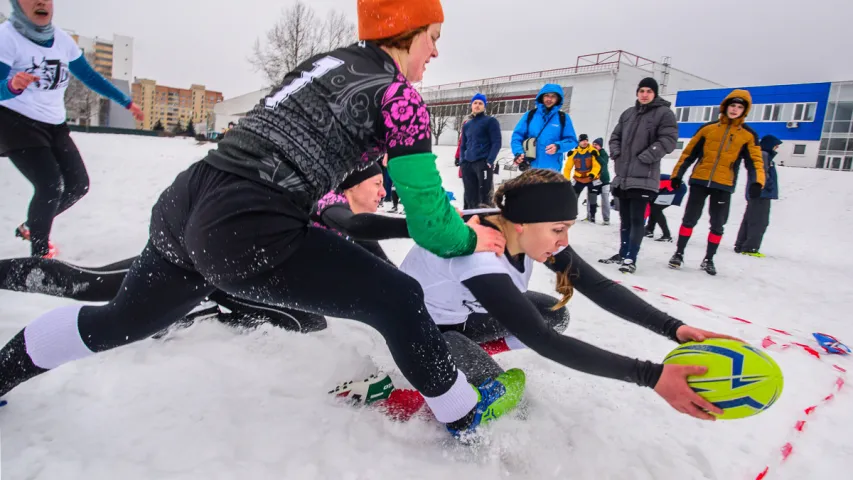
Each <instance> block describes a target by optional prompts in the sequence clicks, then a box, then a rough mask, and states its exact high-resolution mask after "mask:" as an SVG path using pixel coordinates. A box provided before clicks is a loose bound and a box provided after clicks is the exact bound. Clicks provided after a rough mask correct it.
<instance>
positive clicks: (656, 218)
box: [646, 203, 672, 237]
mask: <svg viewBox="0 0 853 480" xmlns="http://www.w3.org/2000/svg"><path fill="white" fill-rule="evenodd" d="M667 207H669V205H658V204H656V203H652V204H651V205H650V207H649V223H648V224H647V225H646V231H647V232H649V233H651V234H654V233H655V226H658V225H660V229H661V232H663V236H664V237H671V236H672V235H671V233H670V231H669V225H668V224H667V223H666V215H664V214H663V211H664V210H666V208H667Z"/></svg>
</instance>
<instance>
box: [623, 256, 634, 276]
mask: <svg viewBox="0 0 853 480" xmlns="http://www.w3.org/2000/svg"><path fill="white" fill-rule="evenodd" d="M619 271H620V272H622V273H634V272H636V271H637V264H636V263H634V261H633V260H631V259H630V258H626V259H625V260H623V261H622V266H621V267H619Z"/></svg>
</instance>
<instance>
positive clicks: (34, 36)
mask: <svg viewBox="0 0 853 480" xmlns="http://www.w3.org/2000/svg"><path fill="white" fill-rule="evenodd" d="M10 1H11V2H12V16H11V17H9V21H10V22H12V26H13V27H15V30H17V31H18V33H20V34H21V35H23V36H24V37H26V38H28V39H30V40H32V41H33V42H35V43H38V44H45V43H47V42H50V41H51V40H53V24H49V25H46V26H44V27H40V26H38V25H36V24H35V23H33V22H32V20H30V19H29V18H28V17H27V14H25V13H24V11H23V10H21V5H20V4H19V3H18V0H10Z"/></svg>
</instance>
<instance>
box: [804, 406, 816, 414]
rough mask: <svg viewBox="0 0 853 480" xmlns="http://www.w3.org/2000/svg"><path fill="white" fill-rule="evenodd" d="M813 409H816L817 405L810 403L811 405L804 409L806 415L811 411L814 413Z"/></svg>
mask: <svg viewBox="0 0 853 480" xmlns="http://www.w3.org/2000/svg"><path fill="white" fill-rule="evenodd" d="M815 410H817V405H812V406H811V407H809V408H807V409H806V410H805V412H806V415H811V414H812V413H814V411H815Z"/></svg>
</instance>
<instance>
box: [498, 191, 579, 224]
mask: <svg viewBox="0 0 853 480" xmlns="http://www.w3.org/2000/svg"><path fill="white" fill-rule="evenodd" d="M500 208H501V213H502V214H503V216H504V218H506V219H507V220H509V221H510V222H512V223H542V222H566V221H569V220H574V219H576V218H578V197H577V195H576V194H575V190H574V188H573V187H572V184H571V183H569V182H559V183H537V184H532V185H525V186H523V187H518V188H514V189H512V190H509V191H508V192H506V193H505V194H504V202H503V205H500Z"/></svg>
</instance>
